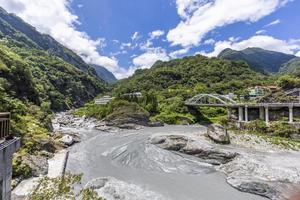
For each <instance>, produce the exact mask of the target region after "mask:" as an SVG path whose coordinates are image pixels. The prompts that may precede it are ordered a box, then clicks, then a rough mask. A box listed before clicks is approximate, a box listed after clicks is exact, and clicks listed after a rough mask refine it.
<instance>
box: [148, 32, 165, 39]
mask: <svg viewBox="0 0 300 200" xmlns="http://www.w3.org/2000/svg"><path fill="white" fill-rule="evenodd" d="M164 34H165V32H164V31H162V30H156V31H152V32H151V33H149V36H150V39H151V40H153V39H156V38H159V37H161V36H163V35H164Z"/></svg>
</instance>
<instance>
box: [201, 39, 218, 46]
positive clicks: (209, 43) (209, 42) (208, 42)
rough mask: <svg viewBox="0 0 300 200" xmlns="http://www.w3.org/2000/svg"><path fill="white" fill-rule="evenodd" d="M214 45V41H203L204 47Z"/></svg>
mask: <svg viewBox="0 0 300 200" xmlns="http://www.w3.org/2000/svg"><path fill="white" fill-rule="evenodd" d="M215 43H216V41H215V40H214V39H208V40H205V41H204V44H206V45H213V44H215Z"/></svg>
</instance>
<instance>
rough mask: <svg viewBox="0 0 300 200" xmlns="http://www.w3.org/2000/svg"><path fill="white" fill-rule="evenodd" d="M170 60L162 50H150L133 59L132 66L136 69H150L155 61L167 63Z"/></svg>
mask: <svg viewBox="0 0 300 200" xmlns="http://www.w3.org/2000/svg"><path fill="white" fill-rule="evenodd" d="M169 59H170V58H169V56H168V54H167V52H166V51H165V50H164V49H162V48H152V49H149V50H148V51H146V52H145V53H143V54H141V55H139V56H137V57H135V58H134V59H133V61H132V62H133V64H134V65H135V66H136V67H137V68H143V69H144V68H150V67H151V66H152V65H153V64H154V63H155V62H156V61H158V60H161V61H168V60H169Z"/></svg>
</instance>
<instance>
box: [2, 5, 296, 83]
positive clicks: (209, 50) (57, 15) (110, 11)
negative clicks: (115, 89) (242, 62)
mask: <svg viewBox="0 0 300 200" xmlns="http://www.w3.org/2000/svg"><path fill="white" fill-rule="evenodd" d="M0 6H2V7H4V8H5V9H6V10H8V11H9V12H13V13H15V14H17V15H19V16H20V17H22V18H23V19H24V20H25V21H27V22H29V23H30V24H32V25H33V26H35V27H37V29H38V30H39V31H41V32H43V33H47V34H50V35H51V36H53V37H54V38H55V39H57V40H58V41H59V42H61V43H63V44H64V45H66V46H67V47H69V48H70V49H72V50H74V51H75V52H77V53H78V54H79V55H80V56H81V57H82V58H83V59H84V60H85V61H86V62H88V63H92V64H98V65H102V66H105V67H106V68H107V69H109V70H110V71H112V72H113V73H114V74H115V75H116V76H117V77H118V78H124V77H128V76H129V75H131V74H132V73H133V72H134V70H136V69H138V68H149V67H151V66H152V64H153V63H154V62H155V61H156V60H164V61H167V60H170V59H174V58H180V57H183V56H187V55H195V54H203V55H206V56H217V55H218V53H219V52H220V51H222V50H223V49H225V48H233V49H236V50H241V49H244V48H247V47H261V48H265V49H269V50H275V51H280V52H284V53H290V54H295V55H298V56H300V29H299V27H300V14H299V11H300V1H299V0H239V1H233V0H72V1H71V0H52V2H51V4H49V1H48V0H0Z"/></svg>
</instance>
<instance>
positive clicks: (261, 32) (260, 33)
mask: <svg viewBox="0 0 300 200" xmlns="http://www.w3.org/2000/svg"><path fill="white" fill-rule="evenodd" d="M266 32H267V31H266V30H258V31H256V33H255V34H256V35H262V34H265V33H266Z"/></svg>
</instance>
